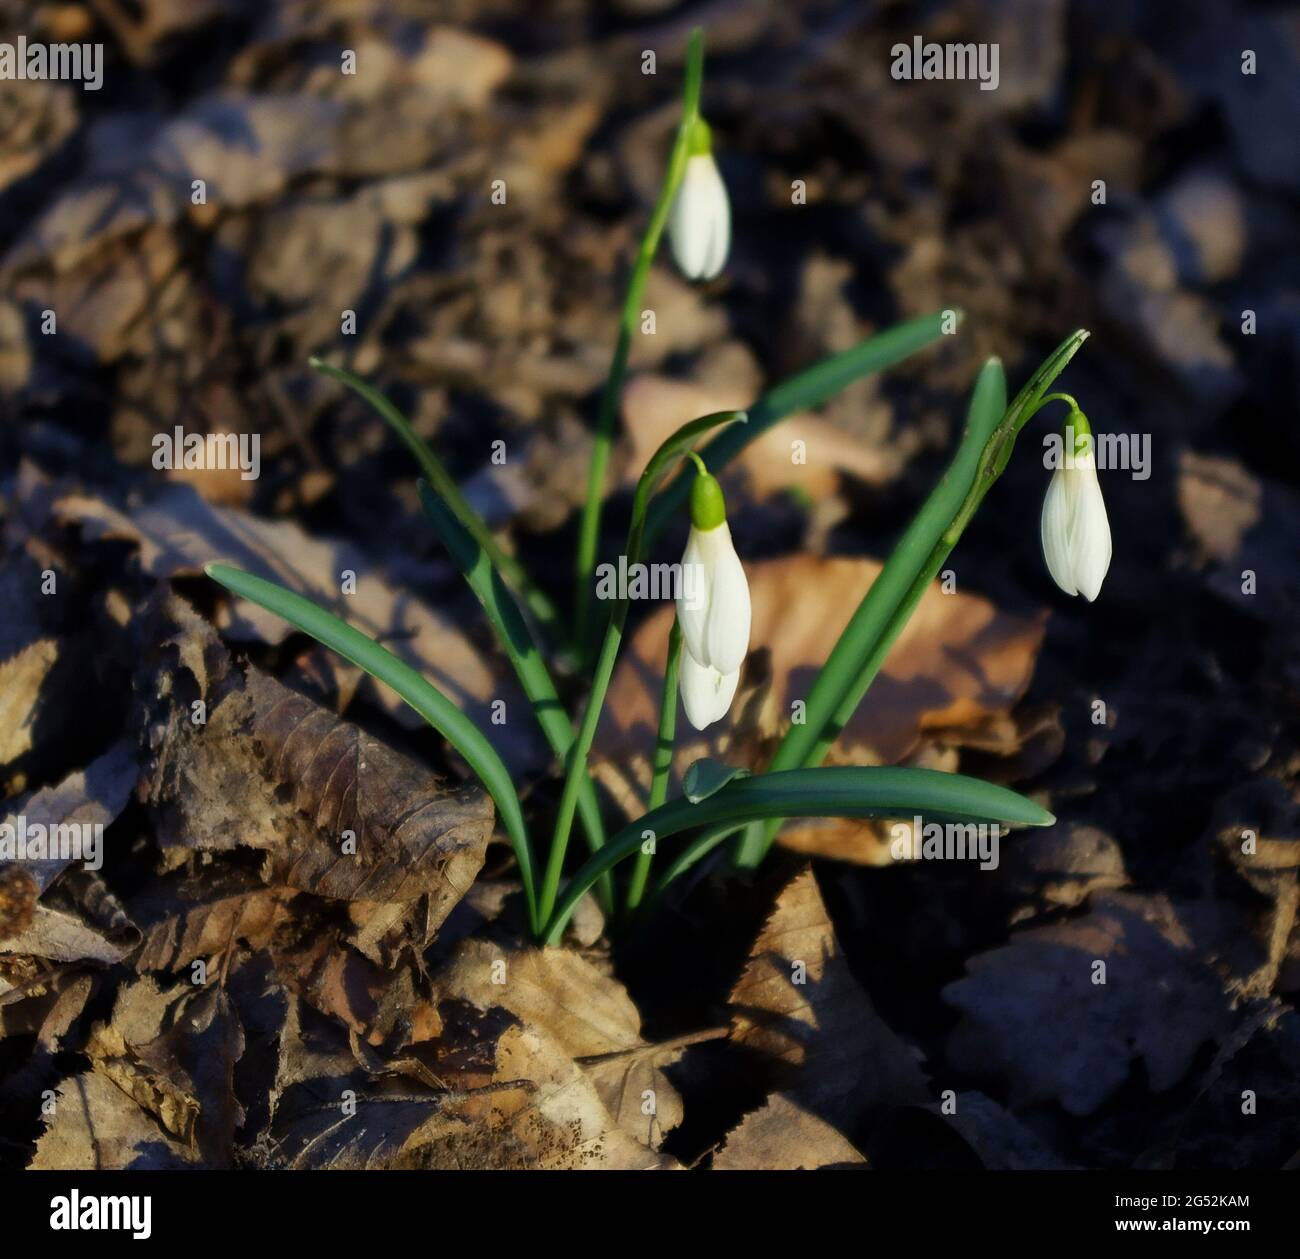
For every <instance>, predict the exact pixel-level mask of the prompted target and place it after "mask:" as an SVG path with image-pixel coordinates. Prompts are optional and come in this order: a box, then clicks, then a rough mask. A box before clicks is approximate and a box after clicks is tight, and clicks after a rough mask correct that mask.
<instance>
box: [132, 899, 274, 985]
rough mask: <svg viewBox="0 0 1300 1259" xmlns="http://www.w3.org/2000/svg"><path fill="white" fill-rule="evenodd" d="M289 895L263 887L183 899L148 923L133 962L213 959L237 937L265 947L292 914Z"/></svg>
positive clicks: (167, 967)
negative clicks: (195, 900) (193, 901)
mask: <svg viewBox="0 0 1300 1259" xmlns="http://www.w3.org/2000/svg"><path fill="white" fill-rule="evenodd" d="M287 899H288V896H287V894H286V893H285V892H284V890H283V889H280V888H257V889H252V890H248V891H241V892H237V893H234V894H232V895H228V896H218V897H216V898H215V899H213V900H208V901H203V902H200V903H198V904H182V905H181V906H180V908H179V909H177V910H175V911H174V912H172V913H169V914H167V915H166V917H164V918H162V919H161V920H160V921H158V922H154V923H151V924H146V925H145V926H144V928H143V930H144V939H143V942H142V944H141V946H140V951H139V952H138V953H137V954H136V955H135V956H134V957H133V958H132V959H131V964H132V965H133V966H134V967H135V969H136V970H137V971H178V970H180V969H181V968H182V967H185V966H188V965H189V964H190V963H191V962H192V961H194V959H195V958H203V959H205V960H206V961H208V962H209V963H212V962H213V961H214V960H216V959H218V958H220V957H221V956H222V955H223V954H224V953H226V952H227V951H228V950H229V949H231V948H233V947H234V945H235V944H236V943H237V942H243V943H245V944H247V945H248V946H249V947H250V948H252V949H253V950H255V951H256V950H260V949H264V948H266V947H268V946H269V945H270V943H271V940H272V938H273V937H274V935H275V931H276V928H277V927H278V926H279V925H280V924H281V923H282V922H283V921H284V920H285V918H286V916H287V915H286V911H285V902H286V900H287Z"/></svg>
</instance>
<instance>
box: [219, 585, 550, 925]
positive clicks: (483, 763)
mask: <svg viewBox="0 0 1300 1259" xmlns="http://www.w3.org/2000/svg"><path fill="white" fill-rule="evenodd" d="M204 571H205V572H206V573H207V575H208V576H209V577H211V578H212V580H213V581H216V582H220V583H221V585H223V586H225V587H226V589H228V590H231V591H233V592H234V593H235V594H237V595H239V596H240V597H241V598H243V599H248V600H251V601H252V602H253V603H256V604H257V605H258V606H259V607H263V608H265V609H266V610H267V611H268V612H274V613H275V615H276V616H279V617H283V618H284V620H286V621H288V622H289V624H290V625H293V626H295V627H296V628H297V629H300V630H301V631H302V632H303V633H304V634H308V635H310V636H311V637H312V638H314V639H315V640H316V641H317V642H318V643H322V644H324V645H325V646H326V647H329V648H330V649H331V650H333V651H336V652H338V654H339V655H340V656H342V657H343V658H344V659H345V660H350V661H351V662H352V663H353V664H354V665H356V666H357V667H358V668H360V669H364V670H365V671H366V672H367V673H368V674H370V676H371V677H372V678H377V679H378V680H379V681H381V682H384V683H386V684H387V685H389V686H391V687H392V688H393V690H394V691H396V692H397V694H398V695H400V696H401V697H402V699H404V700H405V701H406V702H407V703H408V704H409V705H410V706H411V707H412V708H413V709H415V711H416V712H417V713H419V714H420V716H421V717H423V718H424V719H425V721H427V722H428V723H429V724H430V725H431V726H432V727H433V728H434V729H435V730H437V731H438V733H439V734H441V735H442V736H443V738H445V739H446V740H447V742H448V743H450V744H451V745H452V747H454V748H455V749H456V750H457V751H458V752H459V753H460V754H461V756H463V757H464V758H465V760H466V762H467V763H468V764H469V767H470V768H471V769H472V770H473V771H474V773H475V774H477V775H478V777H479V779H480V780H481V781H482V783H483V785H484V786H485V787H486V788H487V790H488V793H489V794H490V795H491V796H492V799H493V800H494V801H495V802H496V806H497V811H498V812H499V813H500V815H501V822H502V825H503V826H504V827H505V829H506V833H507V834H508V835H509V836H510V840H511V843H512V844H513V845H514V849H515V857H516V859H517V860H518V862H519V877H520V880H521V881H522V883H523V885H524V895H525V897H526V898H527V901H528V907H529V915H530V917H531V918H533V919H534V922H535V923H536V921H537V919H538V915H537V892H536V876H535V871H534V868H533V852H532V846H531V844H530V843H529V840H528V831H527V828H526V827H525V825H524V817H523V810H522V809H521V807H520V804H519V796H518V795H517V794H516V792H515V788H514V783H513V782H512V781H511V778H510V771H509V770H508V769H506V767H505V764H504V762H503V761H502V760H501V758H500V756H498V755H497V751H496V749H495V748H494V747H493V746H492V744H491V743H489V742H488V740H487V738H486V736H485V735H484V734H483V732H482V731H481V730H480V729H479V728H478V727H477V726H476V725H475V724H474V723H473V722H472V721H471V720H470V719H469V718H468V717H466V716H465V714H464V713H463V712H461V711H460V709H459V708H457V707H456V705H455V704H453V703H452V702H451V700H449V699H448V698H447V697H446V696H445V695H444V694H443V693H442V692H441V691H440V690H438V688H437V687H436V686H434V685H433V684H432V683H430V682H428V681H427V680H426V679H424V678H423V677H421V676H420V674H418V673H417V672H416V671H415V670H414V669H412V668H411V666H410V665H408V664H407V663H406V662H405V661H404V660H401V659H399V658H398V657H397V656H395V655H393V653H392V652H391V651H389V650H388V648H386V647H383V646H381V645H380V644H379V643H377V642H375V641H374V640H373V639H372V638H369V637H367V636H366V635H365V634H363V633H361V631H360V630H357V629H354V628H353V627H352V626H351V625H349V624H348V623H347V622H346V621H342V620H340V619H339V618H338V617H337V616H335V615H334V614H333V613H332V612H327V611H326V610H325V609H324V608H321V607H318V606H317V605H316V604H314V603H313V602H312V601H311V600H310V599H305V598H303V596H302V595H300V594H297V593H295V592H294V591H292V590H286V589H285V588H284V587H283V586H278V585H276V584H275V583H274V582H271V581H266V580H265V579H263V578H261V577H254V576H253V575H252V573H245V572H243V571H241V570H240V569H238V568H232V567H231V566H230V565H228V564H208V565H207V566H206V567H205V569H204ZM536 929H537V928H536V925H535V926H534V930H536Z"/></svg>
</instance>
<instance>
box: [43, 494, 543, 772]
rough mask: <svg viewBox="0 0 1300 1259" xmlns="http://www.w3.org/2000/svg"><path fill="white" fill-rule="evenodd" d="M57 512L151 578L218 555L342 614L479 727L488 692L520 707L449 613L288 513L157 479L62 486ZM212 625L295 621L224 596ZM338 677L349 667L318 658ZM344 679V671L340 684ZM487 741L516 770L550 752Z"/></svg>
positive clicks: (412, 721)
mask: <svg viewBox="0 0 1300 1259" xmlns="http://www.w3.org/2000/svg"><path fill="white" fill-rule="evenodd" d="M54 511H55V515H56V518H57V519H58V520H60V521H62V522H64V523H65V524H74V523H75V524H79V525H80V526H81V527H82V530H83V532H84V533H85V534H86V535H87V536H89V537H91V538H119V539H124V540H127V541H129V542H133V543H135V544H136V545H137V547H138V548H139V556H140V564H141V567H142V568H143V569H144V571H145V572H146V573H147V574H148V575H149V576H151V577H176V576H197V575H199V574H201V573H202V571H203V565H204V564H206V563H208V562H209V561H213V560H223V561H225V562H227V563H230V564H233V565H235V566H236V567H238V568H242V569H245V570H246V571H248V572H250V573H254V574H256V575H257V576H259V577H265V578H267V579H268V580H270V581H274V582H277V583H279V584H280V585H284V586H288V587H290V588H291V589H293V590H295V591H297V592H298V593H299V594H302V595H305V596H306V597H307V598H309V599H311V600H312V601H313V602H315V603H318V604H320V605H321V606H322V607H325V608H327V609H329V611H331V612H333V613H334V614H335V615H336V616H339V617H342V618H343V619H344V620H345V621H347V622H348V623H349V624H350V625H352V626H354V627H355V628H357V629H359V630H361V631H362V632H363V633H365V634H367V635H369V636H370V637H371V638H376V639H378V640H380V641H381V642H383V643H384V644H385V646H387V647H388V649H389V650H390V651H392V652H394V653H396V654H397V655H398V656H400V657H401V658H402V659H403V660H404V661H405V662H406V663H407V664H409V665H410V666H411V667H412V668H413V669H415V670H416V671H417V672H418V673H420V674H421V675H422V676H423V677H426V678H428V679H429V681H431V682H432V683H433V684H434V685H435V686H437V687H438V689H439V690H441V691H442V692H443V693H444V694H446V695H447V696H448V697H449V698H450V699H451V700H452V701H453V702H455V703H456V704H458V705H459V706H460V707H461V708H462V709H464V711H465V712H466V713H467V715H468V716H470V717H471V718H472V719H473V720H475V721H476V722H477V723H478V724H479V725H480V726H484V727H486V726H488V725H489V724H490V721H491V717H492V703H493V701H494V700H498V699H500V700H504V701H505V702H506V703H507V705H508V707H509V708H511V709H514V708H516V707H517V708H518V709H519V710H520V711H527V708H526V705H527V701H526V700H525V699H524V697H523V695H522V693H521V692H520V691H519V690H518V687H517V685H516V683H515V680H514V677H513V675H510V676H506V673H505V671H503V670H502V669H501V668H499V667H497V666H495V665H493V664H491V663H489V662H488V661H487V660H485V659H484V657H483V656H482V655H481V654H480V653H479V651H478V650H477V649H476V648H475V647H474V646H473V645H472V644H471V643H470V641H469V639H468V638H467V637H466V636H465V634H464V633H463V632H462V631H461V629H460V628H459V627H458V626H457V625H456V624H455V623H454V622H453V620H452V619H451V618H450V617H449V616H447V615H445V614H444V613H441V612H439V611H437V610H436V609H434V608H433V607H431V606H430V605H429V604H427V603H425V602H424V601H423V600H421V599H418V598H415V597H414V596H412V595H410V594H409V593H407V592H405V591H402V590H400V589H398V588H396V587H395V586H392V585H390V584H389V582H388V581H387V580H386V579H385V577H384V576H383V574H382V572H381V571H380V570H379V568H378V566H377V565H376V563H375V562H374V561H373V560H371V559H370V558H369V557H368V556H366V555H365V553H364V552H362V551H360V550H358V549H357V548H356V547H354V546H352V545H351V544H349V543H343V542H336V541H332V540H329V539H324V538H314V537H311V536H310V535H308V534H307V533H305V532H304V531H303V530H302V529H300V528H299V527H298V526H297V525H296V524H294V523H293V522H292V521H288V520H265V519H262V518H261V517H258V516H253V515H249V514H246V513H244V512H240V511H235V510H232V509H229V508H224V507H219V506H217V505H215V504H212V503H208V502H205V501H204V500H203V499H202V498H201V497H200V496H199V494H198V493H197V492H196V491H195V490H194V488H193V487H192V486H188V485H180V484H176V483H172V484H169V485H166V486H163V487H162V488H161V489H159V490H158V491H157V492H156V493H154V494H153V495H151V496H150V497H149V498H148V499H147V501H145V502H142V503H141V504H139V505H138V506H137V507H136V508H135V509H134V510H132V511H131V512H130V513H129V514H128V513H127V512H126V511H124V510H121V509H119V508H117V507H115V506H113V505H112V504H110V503H108V502H106V501H105V500H103V499H99V498H91V497H86V496H79V495H75V494H69V495H65V496H64V497H62V498H60V499H59V501H58V502H57V503H56V504H55V508H54ZM349 570H350V571H352V572H353V573H355V574H356V592H355V594H352V595H343V594H341V593H340V579H341V574H342V573H344V572H345V571H349ZM229 600H230V602H229V603H223V605H222V609H221V612H220V613H219V617H218V622H217V623H218V628H219V629H220V630H221V631H222V633H223V634H224V635H225V636H226V637H228V638H232V639H238V640H241V641H248V640H252V641H255V642H266V643H273V644H274V643H281V642H283V641H284V640H285V639H286V638H288V637H289V636H290V635H291V634H293V633H294V632H295V631H294V629H293V627H292V626H291V625H289V623H288V622H287V621H284V620H283V619H281V618H280V617H278V616H276V615H275V614H274V613H271V612H268V611H266V610H265V609H264V608H261V607H259V606H257V605H256V604H254V603H250V602H249V601H247V600H244V599H235V598H234V597H233V596H229ZM326 659H328V660H329V661H330V662H331V663H333V664H334V665H335V667H336V669H337V670H339V671H341V672H340V677H341V678H344V679H345V678H346V675H347V673H348V670H350V669H351V666H350V665H348V664H347V663H346V662H344V661H342V660H339V658H338V657H335V656H333V655H332V654H331V655H330V656H329V657H327V658H326ZM366 685H367V686H368V687H370V688H372V693H373V695H374V698H375V700H376V701H377V702H378V703H379V704H380V706H381V707H383V708H384V710H385V711H386V712H388V713H389V714H390V715H391V716H392V717H393V719H394V720H395V721H397V722H399V723H400V724H402V725H404V726H406V727H407V728H409V729H419V728H421V727H422V725H423V719H422V718H421V717H420V716H419V715H418V714H417V713H415V712H414V711H413V710H412V709H411V708H410V707H408V706H407V704H406V703H405V702H404V701H403V700H401V699H400V698H399V697H398V696H397V694H396V693H395V692H394V691H392V690H390V689H389V688H388V687H386V686H382V685H380V684H378V683H372V682H370V681H369V679H367V682H366ZM343 688H344V689H345V688H346V680H345V681H344V683H343ZM495 743H496V746H497V748H498V750H499V751H500V752H501V754H502V756H503V758H504V759H505V760H506V763H507V764H508V765H509V766H510V767H511V769H512V770H513V771H515V772H517V773H520V772H523V771H525V770H527V769H530V768H536V767H537V766H539V765H543V764H546V763H548V762H549V760H550V756H549V753H548V751H547V750H546V748H545V746H544V744H543V743H542V741H541V736H540V735H538V734H536V733H535V732H534V730H533V727H532V723H530V722H526V721H523V722H512V723H510V724H509V725H508V726H505V727H501V726H498V727H497V728H496V738H495Z"/></svg>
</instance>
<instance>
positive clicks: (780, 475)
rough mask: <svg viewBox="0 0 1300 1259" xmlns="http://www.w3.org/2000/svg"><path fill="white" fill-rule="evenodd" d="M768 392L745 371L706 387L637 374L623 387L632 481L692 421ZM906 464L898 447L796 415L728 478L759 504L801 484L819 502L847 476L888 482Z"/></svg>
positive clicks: (748, 450)
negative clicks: (882, 445) (883, 445)
mask: <svg viewBox="0 0 1300 1259" xmlns="http://www.w3.org/2000/svg"><path fill="white" fill-rule="evenodd" d="M760 392H761V387H760V380H759V377H758V373H757V372H755V373H754V374H753V377H752V379H751V378H750V376H749V374H748V373H744V372H740V371H737V372H736V373H735V375H734V377H733V378H732V379H731V380H730V381H726V380H717V381H715V382H710V383H700V384H696V383H693V382H690V381H684V380H674V379H671V378H669V377H666V376H655V375H642V376H637V377H635V378H634V379H633V380H632V381H631V382H629V384H628V386H627V388H626V389H625V390H624V392H623V422H624V429H625V431H626V432H627V434H628V440H629V445H630V449H629V452H628V456H627V464H626V467H627V470H628V471H627V476H626V480H627V482H628V484H634V483H635V481H636V479H637V477H638V476H640V474H641V470H642V469H643V468H644V467H645V466H646V464H647V463H648V462H649V460H650V456H651V455H653V454H654V452H655V450H657V449H658V447H659V445H660V443H661V442H663V441H664V439H665V438H667V437H668V436H670V435H671V434H672V432H673V431H674V430H675V429H677V428H680V427H681V425H682V424H683V423H684V422H685V421H686V420H688V419H692V418H694V417H695V416H697V415H710V414H712V413H713V412H715V411H735V410H744V409H745V408H746V407H748V406H751V405H753V402H754V400H755V398H757V397H758V395H759V393H760ZM794 442H802V443H803V446H802V448H801V449H802V452H803V456H804V461H803V462H801V463H796V462H795V461H794V459H793V458H792V457H791V456H792V453H793V452H794V451H795V450H796V447H795V446H794V445H793V444H792V443H794ZM898 465H899V459H898V455H897V454H896V453H895V452H892V451H888V450H882V449H880V448H879V447H873V446H870V445H867V444H865V443H864V442H862V441H861V440H859V439H858V438H856V437H854V436H853V435H851V434H849V433H846V432H844V431H843V430H841V429H840V428H838V427H836V425H834V424H832V423H831V422H830V421H828V420H824V419H820V418H818V417H817V416H813V415H798V414H796V415H792V416H788V417H787V418H786V419H784V420H782V421H781V423H780V425H779V426H777V427H774V428H770V429H768V430H767V432H765V433H762V434H760V435H759V436H758V437H757V438H756V439H755V440H754V441H752V442H751V443H750V444H749V445H748V446H746V447H745V449H744V450H743V451H742V452H741V454H740V455H739V456H737V458H736V459H735V460H734V461H733V463H732V464H731V465H730V467H729V468H728V471H727V472H726V473H724V474H721V475H722V477H723V483H724V487H725V486H726V485H727V484H729V483H734V482H735V481H737V480H743V482H744V484H745V486H746V488H747V490H748V492H749V493H750V494H752V495H753V497H754V498H756V499H757V500H759V501H762V500H763V499H766V498H768V497H770V496H771V495H772V494H775V493H776V492H778V491H779V490H786V489H797V490H800V491H801V492H802V493H804V494H805V495H807V497H808V499H809V500H810V501H812V502H818V501H821V500H823V499H827V498H830V497H831V496H832V495H834V494H835V493H836V491H837V490H838V489H839V485H840V474H841V473H845V472H847V473H849V474H850V475H851V476H854V477H856V478H858V479H859V480H861V481H865V482H866V483H867V484H868V485H883V484H886V483H887V482H889V481H891V480H892V479H893V478H894V477H895V476H896V475H897V474H898V471H899V466H898Z"/></svg>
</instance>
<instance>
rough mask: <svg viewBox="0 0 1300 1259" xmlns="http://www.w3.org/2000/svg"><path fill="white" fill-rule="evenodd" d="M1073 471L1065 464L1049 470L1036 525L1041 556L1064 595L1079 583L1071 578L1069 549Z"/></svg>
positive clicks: (1072, 564)
mask: <svg viewBox="0 0 1300 1259" xmlns="http://www.w3.org/2000/svg"><path fill="white" fill-rule="evenodd" d="M1071 475H1072V474H1071V473H1070V472H1069V471H1068V470H1067V469H1065V468H1057V469H1056V471H1055V472H1053V473H1052V480H1051V483H1050V484H1049V485H1048V487H1047V494H1046V496H1045V497H1044V499H1043V516H1042V521H1041V523H1040V525H1039V537H1040V538H1041V540H1042V544H1043V559H1044V560H1045V561H1046V562H1047V571H1048V572H1049V573H1051V574H1052V580H1053V581H1054V582H1056V584H1057V585H1058V586H1060V588H1061V589H1062V590H1064V591H1065V593H1066V594H1067V595H1077V594H1078V593H1079V589H1078V587H1077V586H1076V585H1075V582H1074V557H1073V555H1072V554H1071V551H1070V525H1071V514H1072V513H1071V508H1072V498H1073V495H1072V493H1071V486H1070V481H1069V478H1070V476H1071Z"/></svg>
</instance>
